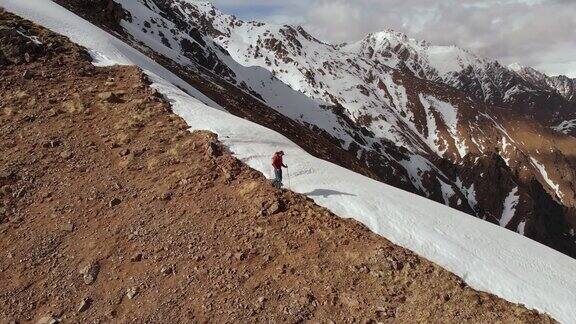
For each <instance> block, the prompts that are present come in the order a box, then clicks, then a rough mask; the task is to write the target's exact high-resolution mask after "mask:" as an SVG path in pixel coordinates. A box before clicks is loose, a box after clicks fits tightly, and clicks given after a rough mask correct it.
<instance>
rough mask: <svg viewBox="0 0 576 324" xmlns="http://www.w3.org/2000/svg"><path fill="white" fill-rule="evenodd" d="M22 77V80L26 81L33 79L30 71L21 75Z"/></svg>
mask: <svg viewBox="0 0 576 324" xmlns="http://www.w3.org/2000/svg"><path fill="white" fill-rule="evenodd" d="M22 77H23V78H24V79H28V80H29V79H32V77H33V74H32V71H30V70H26V71H24V73H23V74H22Z"/></svg>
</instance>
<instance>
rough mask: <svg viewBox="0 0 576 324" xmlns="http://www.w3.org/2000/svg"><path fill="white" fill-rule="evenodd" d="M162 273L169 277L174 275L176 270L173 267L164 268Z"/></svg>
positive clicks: (161, 270)
mask: <svg viewBox="0 0 576 324" xmlns="http://www.w3.org/2000/svg"><path fill="white" fill-rule="evenodd" d="M160 272H161V273H162V274H163V275H165V276H169V275H171V274H173V273H174V269H173V268H172V267H163V268H162V269H160Z"/></svg>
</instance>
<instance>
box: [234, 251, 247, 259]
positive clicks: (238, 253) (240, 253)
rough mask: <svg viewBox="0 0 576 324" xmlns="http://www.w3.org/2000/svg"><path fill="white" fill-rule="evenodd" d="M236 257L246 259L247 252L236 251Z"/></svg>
mask: <svg viewBox="0 0 576 324" xmlns="http://www.w3.org/2000/svg"><path fill="white" fill-rule="evenodd" d="M234 257H235V258H236V260H238V261H242V260H244V259H246V253H244V252H237V253H234Z"/></svg>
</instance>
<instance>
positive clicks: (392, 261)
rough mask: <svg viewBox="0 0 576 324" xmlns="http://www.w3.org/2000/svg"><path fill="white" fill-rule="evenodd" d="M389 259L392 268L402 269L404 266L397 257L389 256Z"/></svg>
mask: <svg viewBox="0 0 576 324" xmlns="http://www.w3.org/2000/svg"><path fill="white" fill-rule="evenodd" d="M388 261H389V262H390V265H391V266H392V269H394V270H396V271H399V270H402V268H403V267H404V265H403V264H402V262H401V261H398V260H397V259H396V258H388Z"/></svg>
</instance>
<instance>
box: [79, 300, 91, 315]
mask: <svg viewBox="0 0 576 324" xmlns="http://www.w3.org/2000/svg"><path fill="white" fill-rule="evenodd" d="M91 305H92V299H91V298H90V297H86V298H84V299H82V301H81V302H80V305H79V306H78V313H82V312H85V311H87V310H88V308H90V306H91Z"/></svg>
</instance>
